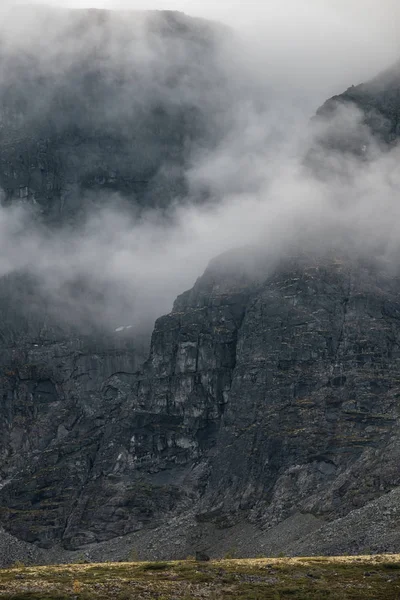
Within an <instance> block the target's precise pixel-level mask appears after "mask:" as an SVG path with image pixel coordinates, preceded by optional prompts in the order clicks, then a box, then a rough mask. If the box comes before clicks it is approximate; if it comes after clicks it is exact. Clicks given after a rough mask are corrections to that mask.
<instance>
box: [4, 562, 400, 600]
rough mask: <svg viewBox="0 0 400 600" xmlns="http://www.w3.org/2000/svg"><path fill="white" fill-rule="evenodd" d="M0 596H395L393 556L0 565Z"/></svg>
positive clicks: (118, 599) (279, 599)
mask: <svg viewBox="0 0 400 600" xmlns="http://www.w3.org/2000/svg"><path fill="white" fill-rule="evenodd" d="M0 599H1V600H5V599H7V600H71V599H76V600H97V599H98V600H149V599H155V600H192V599H193V600H195V599H210V600H224V599H226V600H227V599H230V600H264V599H265V600H286V599H293V600H295V599H296V600H321V599H329V600H356V599H357V600H358V599H362V600H368V599H369V600H400V555H389V556H371V557H368V556H360V557H336V558H325V557H313V558H291V559H288V558H276V559H272V558H267V559H254V560H218V561H211V562H209V563H197V562H195V561H192V560H187V561H178V562H162V563H143V562H142V563H139V562H136V563H104V564H90V565H63V566H51V567H15V568H12V569H4V570H0Z"/></svg>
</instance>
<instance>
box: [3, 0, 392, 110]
mask: <svg viewBox="0 0 400 600" xmlns="http://www.w3.org/2000/svg"><path fill="white" fill-rule="evenodd" d="M2 1H3V2H4V1H6V2H7V0H2ZM8 1H9V2H16V3H24V4H26V3H27V2H26V0H25V2H24V1H23V0H8ZM28 3H31V4H50V5H53V6H63V7H75V8H85V7H97V8H112V9H117V8H123V9H132V10H134V9H170V10H179V11H183V12H185V13H187V14H190V15H195V16H202V17H206V18H211V19H216V20H221V21H223V22H225V23H228V24H230V25H232V26H234V27H235V28H236V29H239V30H241V31H242V33H243V34H244V35H246V34H247V35H249V37H251V41H252V45H253V46H254V47H256V46H257V44H258V52H257V51H256V56H255V60H256V61H257V60H259V59H260V57H262V59H263V60H264V63H263V66H262V67H261V68H264V69H265V70H266V71H268V73H266V76H268V77H269V79H270V80H271V83H274V79H275V80H276V81H278V84H279V82H281V81H282V75H283V73H286V76H287V80H288V81H290V82H291V83H292V84H293V83H294V84H296V80H297V79H298V80H299V81H301V84H302V86H303V87H305V88H307V90H308V93H309V94H310V96H314V98H315V103H316V104H318V103H319V102H320V101H322V100H323V99H324V98H325V97H326V96H328V95H331V94H333V93H340V92H341V91H343V88H345V87H348V86H350V85H352V84H354V85H356V84H358V83H361V82H362V81H365V80H366V79H368V78H370V77H372V76H373V75H374V74H376V73H377V72H378V71H380V70H382V69H384V68H385V67H387V66H389V65H390V64H391V63H392V62H393V61H394V60H396V59H397V58H398V57H399V56H400V36H399V29H400V2H399V1H398V0H264V1H262V0H261V1H260V0H258V1H255V2H252V1H251V0H250V1H249V0H247V1H246V2H243V0H217V1H216V0H212V1H210V0H47V2H46V1H45V2H40V1H39V0H28ZM294 87H296V85H294Z"/></svg>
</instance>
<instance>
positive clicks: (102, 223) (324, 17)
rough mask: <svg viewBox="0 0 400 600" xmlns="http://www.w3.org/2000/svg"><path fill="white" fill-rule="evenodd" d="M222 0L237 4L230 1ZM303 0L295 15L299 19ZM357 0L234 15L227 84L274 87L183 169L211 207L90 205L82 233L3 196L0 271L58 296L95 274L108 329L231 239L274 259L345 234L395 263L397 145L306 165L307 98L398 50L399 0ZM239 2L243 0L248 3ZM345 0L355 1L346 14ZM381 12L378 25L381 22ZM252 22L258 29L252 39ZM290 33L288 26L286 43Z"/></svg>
mask: <svg viewBox="0 0 400 600" xmlns="http://www.w3.org/2000/svg"><path fill="white" fill-rule="evenodd" d="M57 4H60V3H57ZM183 4H184V3H181V4H180V5H179V3H176V5H174V3H172V2H171V3H170V4H169V6H170V7H171V8H175V6H176V7H177V8H179V7H180V8H183ZM221 4H224V3H221ZM104 5H106V3H104ZM124 5H125V7H136V6H138V5H139V3H128V2H125V4H124ZM186 5H187V6H188V7H189V6H192V12H193V13H197V12H202V14H204V15H205V16H207V17H208V16H213V15H214V14H215V13H214V12H213V10H212V9H211V8H210V9H207V4H206V5H204V3H203V4H202V7H203V8H202V9H200V5H199V4H197V3H196V2H193V3H191V2H187V3H186ZM229 5H230V6H231V7H232V8H234V7H235V3H232V2H231V3H229ZM300 5H301V6H302V7H303V9H304V13H302V16H301V20H300V22H299V21H298V19H300V13H299V6H300ZM310 5H311V7H312V8H310ZM365 5H366V3H365V2H364V3H362V5H361V2H354V1H353V2H350V4H349V5H348V6H345V4H344V2H343V3H340V2H339V3H338V2H335V3H333V2H318V3H317V2H314V3H313V2H310V1H309V2H308V3H307V6H308V8H307V9H306V3H305V2H300V0H298V2H296V3H294V2H292V3H289V2H287V3H286V7H287V8H288V9H290V10H291V11H292V12H289V13H288V14H287V15H284V14H281V13H282V11H281V12H280V11H279V10H278V3H275V2H272V3H271V10H272V7H274V10H275V13H274V14H273V19H272V21H271V22H274V23H277V22H278V21H279V20H280V22H281V26H280V28H279V29H276V28H275V30H274V31H272V30H271V22H269V21H268V19H267V14H268V11H267V10H266V9H265V10H264V11H263V12H262V13H257V9H256V8H254V11H255V12H254V15H253V17H252V18H250V17H249V16H248V17H247V18H246V19H244V28H243V37H244V39H245V40H246V43H247V45H246V48H247V53H246V54H245V55H243V54H241V56H240V57H239V56H238V53H237V51H235V49H232V52H231V53H227V55H226V56H227V57H230V60H228V58H227V63H226V72H227V73H228V74H229V76H230V77H236V78H237V79H238V81H237V84H238V88H240V84H241V81H243V85H246V86H247V85H248V83H249V81H253V80H254V81H255V82H256V83H257V85H258V84H259V83H260V82H263V85H264V84H265V85H266V88H269V87H271V86H272V87H273V88H274V89H275V90H276V97H275V98H276V99H275V101H274V102H275V104H273V105H272V106H271V105H269V107H268V110H266V109H264V108H262V109H259V110H258V109H256V108H255V107H254V106H253V105H251V104H245V105H243V104H241V103H238V109H237V114H236V115H235V125H234V127H232V129H231V130H230V131H228V132H227V133H226V136H225V138H224V140H223V142H222V143H221V144H220V145H219V147H218V148H217V149H216V150H214V151H213V152H209V153H207V154H204V153H202V154H199V155H198V156H197V158H196V160H195V161H194V162H193V165H192V167H191V169H190V171H189V172H188V174H187V175H188V178H189V181H190V183H191V189H192V191H193V194H195V193H196V190H197V189H199V188H201V187H202V186H204V185H206V186H207V187H209V188H211V190H212V191H213V195H214V197H215V198H216V199H217V202H216V203H214V204H213V205H212V206H210V205H209V204H207V205H203V206H201V207H199V206H195V205H194V204H192V203H190V201H189V202H188V203H187V204H186V205H185V206H184V207H175V208H173V209H171V215H170V219H169V221H168V225H166V223H165V221H164V220H161V219H160V218H159V216H158V215H157V213H155V212H151V211H149V212H148V213H146V214H145V215H144V216H142V217H140V219H139V218H137V219H135V218H134V217H133V216H129V215H128V214H127V213H125V212H124V211H123V210H121V211H119V212H117V213H116V212H112V211H111V210H110V209H106V210H104V211H102V212H101V213H99V214H96V215H95V216H91V217H89V219H88V221H87V222H86V223H85V224H84V225H83V226H82V227H81V228H80V229H79V231H75V232H73V231H72V232H71V230H68V231H65V232H64V233H62V232H61V233H60V232H58V233H57V235H54V236H50V237H49V236H48V235H47V234H46V235H43V234H42V233H41V231H40V230H39V229H36V230H32V229H31V227H29V226H28V225H27V223H28V220H29V214H27V213H26V212H25V210H24V209H23V208H21V207H14V208H12V209H4V208H3V209H2V210H1V212H0V275H4V274H7V273H11V272H14V271H15V270H19V269H24V270H28V271H30V272H32V273H33V274H35V275H37V276H38V277H39V278H40V280H41V282H42V285H43V286H44V289H46V290H47V291H48V292H49V293H50V294H51V295H52V297H53V298H54V299H55V300H59V299H60V296H61V290H62V289H63V286H64V284H65V283H68V282H69V281H73V280H74V279H75V278H76V277H77V276H79V277H83V278H84V279H87V280H91V281H94V282H96V283H98V284H99V285H100V286H102V287H103V289H104V288H105V289H107V290H108V292H109V293H108V294H107V298H108V302H109V303H110V306H105V307H104V306H102V307H101V310H100V309H99V310H98V312H96V307H93V310H94V312H96V319H98V321H99V322H101V321H104V324H105V326H106V327H108V328H109V327H111V324H113V326H114V325H115V326H117V325H119V324H120V325H124V324H131V323H133V324H138V323H141V322H143V321H144V320H148V319H154V318H155V317H157V316H159V315H160V314H162V313H164V312H166V311H168V310H169V309H170V308H171V305H172V302H173V300H174V298H175V297H176V295H177V294H179V293H181V292H183V291H184V290H185V289H187V288H189V287H191V286H192V285H193V283H194V281H195V279H196V278H197V277H198V276H199V275H200V274H201V273H202V272H203V270H204V268H205V267H206V266H207V263H208V262H209V261H210V259H212V258H213V257H215V256H216V255H218V254H219V253H221V252H224V251H226V250H229V249H230V248H235V247H239V246H245V245H254V244H261V245H263V246H264V248H266V249H267V250H268V252H267V254H268V253H269V256H270V257H271V261H272V260H275V258H276V257H277V256H279V255H280V253H282V252H285V251H286V249H287V248H288V247H296V246H301V245H302V244H305V245H307V247H314V248H322V247H324V246H325V245H326V246H328V247H329V246H330V245H332V246H337V245H341V244H343V243H344V240H351V245H352V247H355V248H357V250H358V251H362V252H364V253H367V254H368V253H376V252H379V253H380V254H381V255H382V256H384V257H385V258H387V259H390V260H392V261H393V262H394V263H396V261H397V260H398V256H399V252H400V220H399V217H400V214H399V213H400V203H399V191H400V174H399V171H398V168H397V165H398V161H399V159H400V156H399V151H398V150H397V149H396V148H394V149H393V150H391V151H390V152H381V151H380V149H379V148H378V147H377V146H376V144H375V143H374V142H373V140H372V139H368V140H367V142H368V143H367V144H366V145H367V146H368V152H369V160H368V161H365V160H362V161H359V160H357V159H355V158H346V159H343V158H340V157H338V156H333V157H332V160H333V161H334V162H335V161H336V162H343V160H346V161H347V164H346V166H345V167H346V170H347V172H348V174H349V177H347V178H346V179H345V180H340V179H335V178H332V177H329V178H328V179H327V180H326V181H322V180H321V179H317V178H315V177H313V176H312V175H311V173H310V171H309V170H308V169H306V168H305V167H304V157H305V155H306V152H307V149H308V148H310V147H311V146H312V145H313V143H314V142H313V140H314V135H315V127H311V126H310V124H309V118H310V117H311V116H312V114H313V111H314V110H315V109H316V108H317V106H318V104H319V103H320V102H321V101H322V100H324V99H325V97H326V96H328V95H329V94H330V93H333V92H334V91H335V92H337V93H340V92H342V91H343V85H344V84H346V85H350V84H351V83H358V82H359V81H360V80H361V79H363V78H364V77H366V76H372V75H374V74H375V71H376V70H377V69H380V68H382V67H384V66H387V65H389V64H390V62H391V61H392V60H393V59H394V58H395V57H396V56H397V55H396V53H397V41H396V40H395V36H394V35H392V34H393V27H394V23H393V20H392V19H391V18H390V17H389V11H390V7H391V8H393V10H394V11H395V12H393V15H394V14H398V11H397V8H396V5H395V4H394V3H393V4H391V3H390V2H386V3H383V4H382V5H381V8H379V9H378V4H377V3H371V6H370V10H369V11H366V9H364V11H365V12H364V13H363V14H362V15H361V12H362V10H361V9H362V6H364V7H365ZM154 6H156V3H154ZM146 7H150V4H149V3H146ZM159 7H160V5H159ZM246 7H247V8H246V10H247V11H251V7H250V6H249V4H247V5H246ZM356 9H358V11H361V12H358V13H357V12H352V11H356ZM241 10H242V9H240V8H237V12H236V13H235V14H233V15H232V14H231V15H230V17H229V19H227V20H229V21H231V22H233V23H234V24H235V26H237V27H238V26H239V23H240V20H241V19H240V15H241V14H242V12H241ZM221 11H222V9H221ZM366 12H368V14H365V13H366ZM221 14H222V12H221ZM257 15H258V16H257ZM350 15H353V16H352V17H351V19H352V20H351V21H350ZM357 15H358V17H359V18H357ZM256 16H257V19H256V18H255V17H256ZM378 21H379V22H380V23H381V24H382V25H384V29H382V31H381V33H380V34H378V31H377V28H376V23H377V22H378ZM263 26H265V31H264V30H263ZM251 27H254V30H253V31H254V33H255V34H256V35H255V36H253V37H255V38H256V39H255V40H254V39H253V41H252V40H251V36H249V30H251ZM397 32H398V29H397V27H396V33H397ZM289 34H290V35H289ZM288 35H289V38H290V36H293V37H292V41H291V43H288V39H289V38H288ZM261 36H266V37H267V38H268V39H267V41H266V42H264V41H263V40H261V39H260V38H261ZM369 36H370V37H369ZM241 48H243V46H242V47H241ZM299 49H300V51H299ZM318 49H320V51H318ZM239 58H240V60H239ZM230 61H231V62H230ZM237 65H239V67H238V68H236V66H237ZM293 65H295V68H294V67H293ZM353 74H354V79H353ZM241 78H243V79H241ZM333 88H336V89H333ZM339 117H340V119H341V123H343V120H346V122H347V127H357V126H358V124H359V121H360V115H358V114H357V112H356V111H350V112H349V113H347V114H346V115H344V114H342V115H340V116H339ZM321 127H324V126H323V125H319V126H318V136H320V135H321ZM329 127H331V126H329ZM365 135H366V134H365ZM364 158H365V157H364ZM341 168H343V165H341ZM189 200H190V198H189ZM27 231H29V233H27ZM113 297H114V298H115V301H116V303H117V304H118V305H119V304H120V305H121V306H127V307H129V306H130V305H131V306H132V307H133V308H132V315H131V317H130V321H129V323H128V322H125V321H124V322H121V323H116V322H115V313H114V310H113V306H112V302H113ZM70 300H71V303H72V304H71V305H72V306H73V299H72V298H71V299H70ZM71 305H69V308H71ZM127 314H129V310H128V311H127V312H126V313H124V316H123V317H121V319H122V318H123V319H124V320H126V319H127V318H128V317H127V316H126V315H127Z"/></svg>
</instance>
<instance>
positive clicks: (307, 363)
mask: <svg viewBox="0 0 400 600" xmlns="http://www.w3.org/2000/svg"><path fill="white" fill-rule="evenodd" d="M12 10H15V9H12ZM26 10H28V9H26V8H24V9H21V11H22V12H21V13H18V16H17V18H16V17H15V14H14V13H12V14H13V15H14V16H13V19H12V26H11V25H10V28H9V32H11V33H8V34H7V35H6V34H5V33H4V31H3V38H2V39H1V40H0V43H1V45H2V52H1V54H0V56H1V59H0V62H1V68H0V73H1V77H2V79H0V81H1V85H0V107H1V111H0V112H1V115H2V117H1V128H0V187H2V189H3V190H4V193H3V198H2V201H3V204H4V205H5V206H11V207H14V206H16V205H18V204H20V203H22V204H23V205H24V206H28V207H29V210H30V211H31V212H30V213H29V214H31V215H32V220H34V222H35V223H36V224H40V227H43V228H44V230H45V231H46V232H48V233H49V234H50V232H55V234H56V235H58V234H59V232H61V231H62V230H63V228H64V227H71V228H72V229H73V228H76V227H79V222H80V220H81V219H82V218H83V216H84V215H85V214H86V213H87V211H88V210H89V209H90V210H93V208H94V209H95V210H96V209H97V208H99V209H100V207H101V206H102V204H103V203H110V202H111V203H112V202H113V201H117V200H116V197H115V196H113V194H112V193H111V192H113V191H115V192H118V198H119V199H120V198H122V199H123V202H124V203H126V204H127V205H128V206H129V210H132V211H133V212H134V213H135V214H137V213H138V214H141V212H142V211H143V210H145V209H147V208H148V207H149V206H151V207H152V208H154V209H157V210H159V211H160V212H161V214H162V215H163V218H165V219H168V207H169V206H171V204H173V203H176V202H177V203H184V202H185V201H186V200H185V198H186V191H185V190H186V186H187V182H186V181H185V173H186V170H187V167H188V165H189V164H190V161H191V160H192V157H193V156H195V155H196V152H201V151H202V149H204V148H214V147H215V145H216V144H217V143H218V142H219V141H221V139H223V136H224V133H225V131H226V128H227V127H228V129H229V122H230V119H231V108H230V104H229V103H228V105H227V98H228V95H227V94H228V91H229V90H231V87H230V86H232V85H233V83H232V82H230V81H229V80H225V79H224V77H225V78H226V76H224V74H223V73H222V72H221V71H220V70H219V67H218V64H219V63H218V56H219V52H220V51H221V50H220V44H222V45H223V41H221V40H223V39H224V38H225V36H229V35H230V34H229V33H228V32H226V31H225V29H223V28H219V26H217V25H213V24H210V23H208V22H204V21H201V20H196V19H190V18H188V17H185V16H184V15H181V14H179V13H170V12H160V13H143V14H142V13H109V12H107V11H72V12H68V11H66V12H65V11H53V10H49V9H44V8H43V9H40V10H43V11H44V13H41V12H39V13H37V12H36V11H33V13H29V14H28V17H27V16H26V15H27V13H26ZM28 12H29V11H28ZM38 14H39V17H37V16H36V17H35V15H38ZM29 15H30V16H29ZM10 18H11V17H10ZM33 18H40V22H41V23H42V22H43V19H45V20H46V24H47V29H48V31H49V36H48V38H46V39H44V38H43V36H41V35H39V34H38V32H39V31H41V30H40V29H37V28H36V27H35V26H34V25H32V19H33ZM28 25H29V27H28ZM23 33H24V35H25V37H24V36H23V35H22V34H23ZM60 40H61V41H62V43H60ZM57 41H58V43H57ZM50 42H52V43H50ZM78 42H79V43H78ZM144 67H145V68H144ZM149 67H151V68H149ZM10 73H11V74H12V78H11V79H10V76H9V74H10ZM396 73H397V70H396V68H394V69H392V70H391V71H389V72H388V73H386V74H384V75H383V76H380V77H378V78H377V79H376V80H374V81H373V82H370V83H369V84H365V85H362V86H358V87H357V88H354V89H353V88H351V89H350V90H348V91H347V92H345V94H343V95H342V96H337V97H335V98H334V99H332V100H330V101H328V103H327V104H325V105H324V107H322V108H321V109H320V110H319V111H318V114H317V118H318V117H321V115H322V114H324V115H326V114H329V113H330V112H332V111H333V112H335V110H336V109H338V107H339V108H340V106H341V105H343V104H349V103H351V104H353V105H354V106H355V107H356V108H357V110H360V111H361V112H360V115H361V116H360V119H361V122H363V126H364V125H365V126H366V127H369V128H371V129H372V131H373V133H375V134H376V138H377V139H378V141H379V143H382V144H393V143H394V136H395V135H397V129H396V126H395V118H396V117H395V114H396V110H397V109H396V103H395V98H396V97H397V96H396V94H397V92H396V89H397V88H396V85H397V84H396ZM6 74H8V75H7V76H6ZM389 98H390V100H389ZM182 99H184V100H182ZM391 103H392V104H391ZM393 103H394V104H393ZM389 106H391V107H392V108H389ZM233 112H234V107H233V106H232V114H233ZM376 115H378V116H379V119H378V120H374V119H376V118H377V117H376ZM389 121H390V123H391V124H390V126H389V125H386V124H387V123H389ZM377 122H379V123H381V122H384V123H385V127H386V129H385V128H383V129H382V128H381V127H380V126H379V127H377V128H375V129H374V123H377ZM385 132H386V133H385ZM103 192H104V194H103ZM205 200H209V197H208V190H203V193H200V194H199V196H198V197H197V198H196V201H197V202H204V201H205ZM118 201H119V200H118ZM38 226H39V225H38ZM72 229H71V230H72ZM68 285H70V286H71V288H70V289H69V290H68V289H65V288H63V289H62V291H61V293H60V296H61V297H62V296H63V294H65V296H68V294H69V293H71V289H72V292H73V295H74V297H76V296H79V295H80V294H82V295H84V296H85V297H86V298H88V301H87V302H86V304H85V306H89V310H88V315H87V318H88V319H89V318H90V314H89V313H90V307H91V306H92V305H95V303H96V302H98V300H97V296H99V295H100V296H101V293H102V290H101V289H99V288H98V287H96V286H94V287H93V288H92V287H91V285H90V282H87V281H73V282H70V283H69V284H68ZM105 301H107V298H106V299H105ZM0 306H1V308H2V320H1V324H0V387H1V392H0V398H1V401H0V440H1V443H0V524H1V526H2V528H3V529H2V530H1V531H0V563H1V564H9V563H12V562H13V561H15V560H24V561H28V562H29V561H31V562H62V561H74V560H78V559H79V560H82V557H83V558H87V559H88V560H107V559H125V558H127V557H129V556H134V555H135V556H138V557H139V558H144V559H145V558H155V559H160V558H184V557H186V556H188V555H191V554H194V553H195V552H196V551H206V552H207V553H208V554H210V555H212V556H221V555H224V554H227V553H230V554H235V553H236V554H238V555H241V556H255V555H258V554H277V553H280V552H285V553H289V554H312V553H318V554H324V553H330V554H334V553H358V552H369V551H373V552H375V551H376V552H378V551H379V552H383V551H396V550H398V544H399V542H400V539H399V535H398V532H397V521H398V518H397V517H398V511H399V503H398V494H399V489H400V487H399V486H400V474H399V471H398V461H399V458H400V456H399V453H400V438H399V434H398V430H399V427H398V425H399V423H398V420H399V403H398V398H399V397H400V346H399V339H400V280H399V278H398V276H397V275H396V274H395V272H394V271H393V269H392V268H391V265H390V264H389V263H387V262H385V261H384V260H383V259H382V258H378V257H376V258H371V257H369V258H366V257H365V256H364V255H362V254H359V255H356V254H355V253H354V252H353V253H350V252H346V251H345V250H344V249H340V250H337V249H334V250H332V249H327V250H326V251H325V252H321V251H318V252H316V251H314V252H313V251H311V250H310V251H307V252H306V251H305V250H304V249H303V251H301V252H299V251H294V252H289V251H287V252H286V254H284V255H283V256H281V257H280V258H279V259H276V260H274V261H271V257H270V256H267V255H266V253H265V250H263V249H262V248H259V247H256V246H255V247H246V248H241V249H237V250H235V251H231V252H228V253H226V254H224V255H222V256H220V257H218V258H216V259H215V260H213V261H212V262H211V263H210V265H209V266H208V268H207V269H206V271H205V273H204V274H203V275H202V276H201V277H199V279H198V280H197V281H196V283H195V285H194V287H193V288H192V289H191V290H189V291H187V292H184V293H183V294H182V295H180V296H179V297H178V298H177V299H176V301H175V303H174V306H173V308H172V311H171V312H170V313H169V314H167V315H165V316H162V317H160V318H159V319H157V321H156V323H155V326H154V329H153V331H152V334H151V340H150V339H149V338H150V332H149V331H148V329H147V324H146V326H145V327H143V330H140V331H137V330H136V329H135V330H134V331H133V332H132V333H131V332H130V329H129V327H130V326H129V325H128V326H127V325H124V326H121V327H117V328H114V329H112V330H109V329H106V330H105V329H104V328H101V327H98V326H95V325H94V323H93V322H90V323H89V325H87V324H86V313H85V315H84V317H85V318H81V316H80V315H74V319H73V320H72V323H71V322H70V321H68V320H67V321H64V320H63V319H62V318H59V317H58V314H57V309H58V308H59V305H57V306H56V309H55V308H54V306H53V305H52V301H50V300H49V298H48V297H47V296H46V293H45V292H44V291H43V289H42V288H41V287H40V285H39V282H38V281H37V280H36V279H35V277H34V276H32V274H31V273H29V272H26V271H24V270H22V271H21V272H19V271H17V272H11V273H9V274H8V275H7V276H4V277H2V279H1V280H0ZM121 334H122V335H121Z"/></svg>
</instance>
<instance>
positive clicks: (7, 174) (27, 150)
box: [0, 7, 231, 223]
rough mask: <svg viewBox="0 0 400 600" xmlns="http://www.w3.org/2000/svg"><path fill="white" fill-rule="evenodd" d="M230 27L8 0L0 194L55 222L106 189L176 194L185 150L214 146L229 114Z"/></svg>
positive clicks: (127, 195) (159, 196)
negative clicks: (226, 46)
mask: <svg viewBox="0 0 400 600" xmlns="http://www.w3.org/2000/svg"><path fill="white" fill-rule="evenodd" d="M228 35H230V34H229V32H228V30H225V29H224V28H223V27H222V26H218V25H216V24H212V23H208V22H206V21H201V20H199V19H193V18H190V17H186V16H185V15H183V14H181V13H177V12H168V11H164V12H153V13H151V12H149V13H146V12H118V11H116V12H110V11H104V10H94V9H93V10H80V11H79V10H75V11H67V10H61V9H50V8H45V7H43V8H37V7H36V8H34V7H31V8H29V7H25V8H20V9H18V8H14V9H10V13H9V18H8V19H6V18H5V19H4V21H3V24H2V25H0V188H2V189H3V192H4V194H3V203H6V204H9V203H13V202H16V201H18V200H19V201H22V202H23V203H28V204H33V205H35V206H36V207H37V208H39V210H40V212H42V213H43V214H44V215H45V216H46V217H47V219H50V220H51V221H52V222H56V223H59V222H64V221H66V220H67V221H68V220H70V219H74V218H77V216H82V215H84V214H85V211H87V210H88V207H89V208H90V206H92V205H94V206H96V204H97V205H98V206H101V205H102V203H104V202H106V201H107V200H108V201H109V199H110V196H111V198H112V193H113V192H116V193H118V195H119V196H120V197H122V198H124V199H125V200H126V201H128V203H134V204H137V205H139V206H159V207H164V208H166V207H168V205H169V204H170V203H171V202H173V201H175V200H183V198H184V197H185V194H186V193H187V187H186V181H185V168H186V167H187V166H188V165H189V164H190V160H191V154H192V151H194V150H195V149H198V148H199V147H200V148H201V147H202V146H207V145H208V146H209V147H212V146H213V144H215V143H216V142H217V140H218V139H219V136H220V135H222V132H223V127H224V121H226V119H229V102H230V99H231V95H230V94H229V92H228V88H229V82H228V81H227V80H226V78H225V77H224V74H223V72H222V70H221V68H220V65H219V58H220V52H221V47H222V44H223V41H224V39H226V37H227V36H228ZM225 124H226V122H225ZM103 192H104V193H103ZM106 196H107V198H106ZM114 201H116V198H115V197H114Z"/></svg>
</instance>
